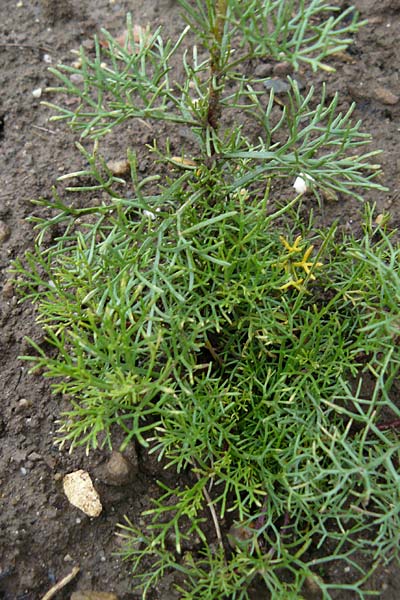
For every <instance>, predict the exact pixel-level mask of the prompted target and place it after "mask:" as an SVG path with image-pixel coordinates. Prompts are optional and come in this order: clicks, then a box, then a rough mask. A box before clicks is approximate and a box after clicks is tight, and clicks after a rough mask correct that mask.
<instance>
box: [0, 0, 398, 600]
mask: <svg viewBox="0 0 400 600" xmlns="http://www.w3.org/2000/svg"><path fill="white" fill-rule="evenodd" d="M335 4H338V5H339V4H342V3H341V2H339V1H338V2H335ZM343 4H347V3H345V2H343ZM354 4H355V5H356V7H357V9H358V10H359V11H360V12H361V16H362V17H363V18H368V19H369V24H368V25H367V26H366V27H364V28H363V29H362V31H361V32H360V33H359V34H358V36H357V37H356V39H355V42H354V44H353V46H352V47H351V49H350V51H349V52H348V53H346V54H345V55H343V56H341V57H338V58H337V59H335V66H336V67H337V73H336V74H333V75H326V74H324V78H325V79H326V81H327V85H328V91H329V94H331V95H332V94H333V93H334V92H335V91H339V92H340V94H341V103H342V105H343V108H345V107H346V106H348V105H349V104H350V103H351V102H352V101H353V100H355V101H356V102H357V108H356V111H355V118H356V119H362V120H363V122H364V128H365V130H366V131H369V132H371V133H372V134H373V136H374V142H373V147H374V148H381V149H382V150H383V154H382V156H381V163H382V165H383V167H384V177H383V181H382V183H384V184H385V185H387V187H388V189H389V191H388V192H386V193H379V194H375V195H372V196H370V198H369V199H370V200H373V201H375V202H376V204H377V211H378V212H382V211H387V212H389V213H390V214H391V216H392V223H393V224H394V225H396V224H397V225H398V224H399V222H400V206H399V198H400V154H399V152H398V138H399V128H400V118H399V117H400V101H399V96H400V75H399V64H400V42H399V40H400V9H399V7H398V3H397V2H393V1H391V0H383V1H381V2H376V1H375V0H355V2H354ZM128 10H130V11H131V12H132V14H133V20H134V22H137V23H141V24H146V23H149V24H150V25H151V27H152V28H154V27H155V26H156V25H159V24H163V25H164V27H165V29H164V35H165V37H167V36H168V35H172V36H176V35H177V33H178V32H179V31H180V30H181V29H182V22H181V20H180V18H179V10H178V7H177V6H176V4H175V2H174V1H173V0H143V1H140V0H116V1H111V0H80V1H79V2H78V0H76V1H75V0H70V1H67V0H66V1H65V2H58V1H57V0H21V1H20V2H17V0H12V1H11V0H0V15H1V17H0V69H1V70H0V73H1V84H2V90H1V99H0V221H1V222H2V227H3V229H2V231H3V232H4V238H5V239H4V240H3V241H2V242H1V241H0V245H1V257H0V258H1V263H0V264H1V275H0V289H2V294H1V298H0V309H1V312H0V317H1V333H0V335H1V337H0V339H1V357H2V368H1V370H0V386H1V389H3V393H2V402H1V412H0V437H1V447H0V465H1V470H0V486H1V487H0V490H1V491H0V498H1V502H2V504H1V508H2V510H1V513H0V527H1V537H0V598H3V599H4V600H5V599H7V600H16V599H19V600H22V599H24V600H37V599H39V598H42V597H43V595H44V594H45V593H46V592H47V591H48V590H49V589H50V588H51V587H52V586H53V585H54V583H55V581H58V580H60V579H61V578H63V577H64V576H65V575H67V574H68V573H69V572H70V571H71V570H72V568H73V567H74V566H75V565H79V567H80V572H79V575H78V576H77V577H76V578H75V579H74V580H73V581H72V582H71V583H70V584H69V585H68V586H67V587H65V588H64V590H63V591H61V592H59V593H58V595H57V598H59V599H62V598H64V599H66V598H70V597H71V594H72V593H73V592H74V591H76V590H82V589H95V590H100V591H103V592H114V593H115V594H116V595H117V596H118V598H119V599H120V600H128V599H134V598H139V595H137V594H135V593H133V592H132V591H131V578H130V575H129V568H128V565H126V564H123V563H121V560H120V559H119V558H118V557H116V556H115V555H114V554H113V553H115V552H116V551H117V550H118V547H119V541H118V538H117V537H116V536H115V529H116V524H117V523H118V522H121V521H122V520H123V516H124V515H125V514H126V515H128V516H129V517H130V518H131V519H132V520H137V519H138V518H139V515H140V513H141V512H142V511H143V510H144V509H146V508H147V507H149V505H150V501H151V498H152V496H153V495H154V494H155V493H156V490H157V487H156V485H155V481H156V480H157V479H160V478H161V479H164V480H166V477H168V474H166V473H165V471H162V469H161V467H160V466H159V465H158V464H157V463H156V462H155V461H154V459H150V458H149V457H148V456H146V454H145V453H144V452H143V451H142V452H140V453H139V456H138V469H139V470H138V473H137V474H136V475H135V477H134V479H133V481H128V483H125V482H122V483H123V485H121V482H119V483H120V485H110V482H108V483H106V481H107V477H105V476H104V468H103V467H104V464H105V463H106V462H107V460H108V459H109V453H108V452H106V451H96V452H93V453H91V454H90V455H89V456H86V455H85V453H84V451H83V450H77V451H75V452H74V453H73V454H68V452H67V451H66V450H62V451H60V450H59V449H58V448H57V447H56V446H55V445H54V434H55V431H56V429H57V423H56V420H57V418H58V417H59V413H60V408H61V406H60V400H59V399H58V398H57V397H54V396H52V395H51V393H50V390H49V385H48V382H47V381H46V380H43V379H42V378H41V377H39V376H33V375H30V374H29V373H28V369H27V367H26V363H23V362H21V360H20V359H19V358H18V357H19V356H20V355H23V354H25V353H27V352H28V348H29V346H28V344H27V342H26V341H25V339H24V338H25V336H29V337H31V338H33V339H36V340H39V339H40V335H41V334H40V330H39V328H38V326H37V325H35V323H34V311H33V308H32V307H31V306H29V305H28V304H24V305H19V304H18V299H17V298H16V297H15V295H14V290H13V288H12V286H11V285H10V283H9V281H8V280H9V278H10V276H9V274H8V271H7V270H8V268H9V266H10V262H11V260H12V259H13V258H16V257H17V256H21V255H22V254H23V252H24V251H25V250H27V249H29V248H30V247H31V246H32V243H33V238H34V232H33V229H32V225H31V224H29V223H27V222H26V217H28V216H29V215H30V214H31V213H32V212H33V210H34V209H33V208H32V205H31V203H30V200H31V199H34V198H39V197H43V196H49V195H50V194H51V186H52V185H53V184H54V182H55V179H56V178H57V177H58V176H59V175H60V174H62V173H67V172H70V171H74V170H76V169H79V168H82V166H83V165H82V157H81V155H80V154H79V153H77V151H76V150H75V148H74V141H75V139H76V137H74V136H73V135H72V134H71V133H70V132H69V131H68V130H67V129H66V128H65V127H64V126H63V125H62V124H59V123H52V122H50V123H49V122H48V117H49V110H48V109H47V108H44V107H41V106H40V100H39V99H37V98H35V97H34V95H33V94H32V91H33V90H35V89H37V88H42V89H44V88H45V87H46V86H48V85H50V84H51V83H52V77H51V75H50V74H49V73H48V71H47V68H48V66H49V64H48V62H47V61H49V60H51V63H52V64H53V65H55V64H57V63H58V62H64V63H71V62H72V61H73V60H74V57H73V55H72V54H71V49H77V48H78V47H79V45H80V44H81V43H82V42H84V41H85V40H90V39H91V38H92V36H93V34H94V33H95V32H98V31H99V29H100V28H101V27H105V28H106V29H108V30H109V31H111V32H112V33H114V34H118V33H119V32H120V31H122V30H123V29H124V21H125V14H126V12H127V11H128ZM303 77H304V78H305V79H306V80H307V85H308V84H309V83H310V82H311V81H312V80H313V78H312V76H310V74H307V73H305V74H303ZM321 78H322V77H321V75H318V78H317V79H316V81H317V83H318V82H320V80H321ZM42 99H43V97H42ZM171 134H172V143H173V144H176V146H177V148H178V149H179V146H180V141H181V140H180V136H181V132H180V131H176V132H170V135H171ZM156 135H158V136H160V135H161V136H162V135H164V133H163V131H161V130H160V129H157V131H154V130H152V131H150V132H149V131H148V130H147V129H140V128H139V129H137V128H136V129H135V128H134V126H132V127H131V128H129V130H128V133H127V134H126V135H125V137H124V138H121V136H114V137H113V139H112V140H110V141H107V142H106V143H104V144H103V145H102V149H103V152H105V154H106V156H107V158H123V157H124V155H125V151H126V147H127V146H128V145H129V146H130V147H134V148H136V149H137V150H139V152H140V153H143V148H144V144H146V143H147V142H149V141H150V140H151V139H152V138H153V137H155V136H156ZM141 168H142V170H145V169H146V161H145V159H143V160H142V163H141ZM317 210H318V209H317ZM326 211H327V215H325V218H326V217H328V218H329V220H331V219H333V218H339V220H340V221H341V222H342V224H343V225H344V226H346V227H348V228H354V227H357V225H358V223H359V221H360V211H361V208H360V205H359V204H357V203H355V202H354V201H350V200H348V199H346V198H343V199H340V202H338V203H332V204H329V205H327V207H326ZM8 228H9V229H8ZM8 233H9V235H8ZM81 468H82V469H85V470H87V471H88V472H89V473H90V474H91V475H92V477H93V479H94V481H95V484H96V487H97V489H98V491H99V493H100V497H101V500H102V503H103V507H104V509H103V512H102V514H101V516H100V517H98V518H97V519H96V518H94V519H90V518H89V517H86V516H85V515H84V514H83V513H81V512H80V511H79V510H77V509H75V508H73V507H72V506H71V505H70V504H69V503H68V501H67V499H66V497H65V495H64V493H63V491H62V483H61V482H62V477H63V476H64V475H65V474H66V473H68V472H70V471H74V470H76V469H81ZM102 473H103V476H102ZM171 475H172V476H173V474H171ZM171 475H170V476H171ZM114 483H115V482H114ZM397 569H398V566H397V565H391V566H390V567H387V568H381V569H380V571H379V572H378V573H377V575H376V576H375V578H374V583H375V586H376V589H378V590H381V594H380V598H382V599H384V600H391V599H393V600H394V599H397V598H399V597H400V575H399V572H398V570H397ZM329 576H330V577H331V578H335V579H337V580H341V579H342V577H345V574H344V573H343V567H337V568H335V569H333V570H332V572H331V573H330V574H329ZM174 597H176V596H174V593H173V591H172V589H170V579H168V578H167V579H166V580H165V581H164V582H163V584H162V585H161V586H160V589H159V590H157V591H156V592H155V593H154V596H153V598H154V599H156V598H158V599H160V600H161V599H162V600H169V599H172V598H174ZM339 597H340V598H345V596H344V595H343V594H342V595H339V596H337V598H339Z"/></svg>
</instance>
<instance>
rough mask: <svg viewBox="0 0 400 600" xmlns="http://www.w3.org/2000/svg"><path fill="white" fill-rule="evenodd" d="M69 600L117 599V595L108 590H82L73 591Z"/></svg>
mask: <svg viewBox="0 0 400 600" xmlns="http://www.w3.org/2000/svg"><path fill="white" fill-rule="evenodd" d="M71 600H118V596H116V595H115V594H111V593H109V592H94V591H93V590H84V591H81V592H80V591H78V592H74V593H73V594H72V596H71Z"/></svg>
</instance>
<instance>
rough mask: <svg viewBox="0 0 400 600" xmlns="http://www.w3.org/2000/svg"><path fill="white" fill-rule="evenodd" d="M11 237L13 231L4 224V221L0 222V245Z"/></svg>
mask: <svg viewBox="0 0 400 600" xmlns="http://www.w3.org/2000/svg"><path fill="white" fill-rule="evenodd" d="M10 235H11V229H10V228H9V226H8V225H7V223H4V221H0V244H2V243H3V242H6V241H7V240H8V238H9V237H10Z"/></svg>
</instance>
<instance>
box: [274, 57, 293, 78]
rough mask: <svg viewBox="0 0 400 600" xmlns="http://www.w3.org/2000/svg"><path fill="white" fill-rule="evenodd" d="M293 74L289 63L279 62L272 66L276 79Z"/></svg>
mask: <svg viewBox="0 0 400 600" xmlns="http://www.w3.org/2000/svg"><path fill="white" fill-rule="evenodd" d="M291 73H293V65H292V64H290V63H289V62H286V61H285V62H279V63H277V64H276V65H275V66H274V75H276V76H277V77H285V76H286V75H290V74H291Z"/></svg>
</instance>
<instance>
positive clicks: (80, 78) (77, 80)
mask: <svg viewBox="0 0 400 600" xmlns="http://www.w3.org/2000/svg"><path fill="white" fill-rule="evenodd" d="M69 78H70V80H71V82H72V83H75V84H78V83H82V81H83V75H81V74H80V73H72V75H70V77H69Z"/></svg>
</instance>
